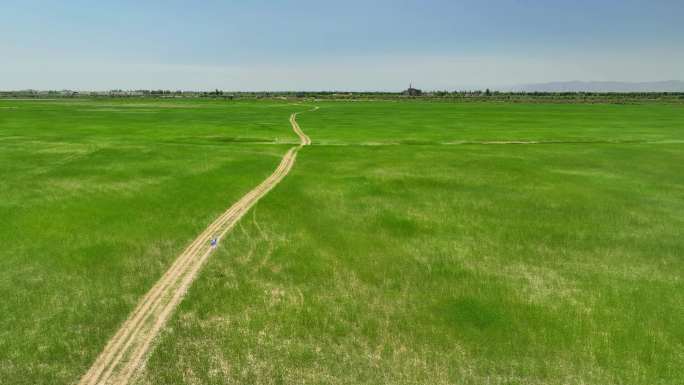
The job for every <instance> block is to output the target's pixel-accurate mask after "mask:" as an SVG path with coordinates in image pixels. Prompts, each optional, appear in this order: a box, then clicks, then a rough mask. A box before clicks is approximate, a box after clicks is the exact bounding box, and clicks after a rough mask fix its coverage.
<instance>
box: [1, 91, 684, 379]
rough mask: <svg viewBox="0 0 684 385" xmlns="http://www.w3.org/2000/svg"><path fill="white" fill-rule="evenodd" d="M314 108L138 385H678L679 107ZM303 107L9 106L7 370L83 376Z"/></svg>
mask: <svg viewBox="0 0 684 385" xmlns="http://www.w3.org/2000/svg"><path fill="white" fill-rule="evenodd" d="M319 104H320V107H321V108H320V110H318V111H317V112H315V113H305V114H302V115H300V116H299V117H298V121H299V123H300V125H301V127H302V129H303V130H304V131H305V132H306V133H307V134H308V135H309V136H310V137H311V139H312V140H313V143H314V145H313V146H310V147H307V148H305V149H304V150H302V151H301V152H300V154H299V156H298V160H297V164H296V165H295V167H294V170H293V171H292V173H291V174H290V175H289V176H288V177H287V178H286V179H285V180H284V182H283V183H282V184H280V185H279V186H278V187H276V189H275V190H273V191H272V193H271V194H269V195H268V196H267V197H266V198H264V199H263V200H262V201H260V202H259V204H258V205H257V206H256V207H255V209H253V210H252V211H251V212H250V213H249V214H248V215H247V216H246V217H245V218H243V220H242V222H241V223H240V225H239V227H238V228H236V229H235V231H233V232H232V233H231V234H230V235H229V237H228V238H227V239H226V241H225V243H224V244H223V245H222V247H221V248H219V250H218V251H217V254H215V255H214V256H213V257H212V259H210V260H209V262H208V264H207V266H206V268H205V270H204V271H203V272H202V273H201V275H200V277H199V279H198V280H197V281H196V282H195V284H194V286H193V287H192V288H191V290H190V292H189V293H188V297H186V299H185V300H184V302H183V303H182V304H181V306H180V308H179V310H178V312H177V313H176V315H175V316H174V318H173V319H172V321H171V322H170V324H169V327H168V328H167V329H166V330H165V332H164V333H163V335H162V336H161V337H160V338H159V341H158V342H157V345H156V349H155V351H154V352H153V354H152V355H151V357H150V361H149V363H148V366H147V370H146V372H145V373H144V375H143V376H142V377H141V378H140V379H139V383H140V384H169V385H173V384H225V383H239V384H290V383H299V384H602V385H603V384H668V385H669V384H679V383H683V382H684V376H683V374H682V372H681V368H682V367H684V356H683V355H682V351H684V326H682V325H684V312H683V311H682V309H684V283H683V282H682V277H683V276H684V261H682V256H683V254H684V231H683V230H682V229H684V223H683V222H684V220H683V219H682V218H684V166H682V165H684V151H682V146H684V144H683V141H684V108H683V107H682V106H677V105H665V104H649V105H572V104H568V105H539V104H534V105H531V104H504V103H487V104H454V103H420V102H394V101H390V102H387V101H386V102H348V103H343V102H326V103H319ZM3 107H11V108H5V109H3ZM300 109H301V108H300V107H298V106H291V105H288V104H286V103H274V102H253V103H240V102H208V101H203V102H197V101H180V102H160V101H146V102H143V101H129V102H121V101H108V102H92V101H81V102H76V103H65V102H60V103H57V102H18V101H15V102H3V101H0V146H2V148H3V151H2V152H1V153H0V164H2V168H1V169H0V178H1V179H2V180H3V184H2V185H0V197H1V198H2V199H1V200H0V217H2V218H3V221H2V222H0V237H1V238H0V240H1V241H2V243H3V245H5V246H4V248H3V249H2V250H0V295H2V297H3V298H5V300H4V301H0V314H3V315H8V316H3V317H2V318H0V378H3V379H7V383H11V384H15V383H16V384H24V383H25V384H43V383H44V384H48V383H50V384H51V383H57V384H60V383H62V384H66V383H70V382H72V381H74V380H76V379H77V378H78V376H79V375H80V374H82V373H83V372H84V371H85V370H86V369H87V366H88V365H89V363H90V362H91V361H92V360H93V359H94V357H95V356H96V355H97V353H98V350H99V349H101V348H102V347H103V346H104V342H105V341H106V340H107V338H108V337H109V336H110V335H111V334H112V333H113V331H114V330H115V329H116V327H117V325H118V323H120V322H121V320H122V319H123V318H125V317H126V315H127V312H129V311H130V309H131V308H132V307H133V306H134V305H135V302H136V300H137V299H138V297H139V296H140V295H141V294H142V293H144V292H145V291H146V290H147V289H148V288H149V287H150V286H151V285H152V283H153V282H154V281H155V280H156V279H157V278H158V277H159V275H160V274H161V273H162V272H163V271H164V269H165V268H166V266H168V264H169V263H170V261H171V260H172V259H173V258H174V257H175V256H176V255H177V254H178V252H179V251H180V249H181V248H182V247H183V246H184V245H185V244H187V242H189V240H190V239H192V238H193V237H194V236H195V235H196V234H197V233H198V232H199V231H200V230H201V229H202V227H203V226H205V225H206V224H207V223H208V222H209V221H210V220H211V219H213V216H215V215H216V214H217V213H218V212H220V211H221V210H222V209H225V208H226V207H227V206H229V205H230V204H231V203H232V202H234V201H235V200H237V198H238V197H239V196H240V194H241V193H244V192H245V191H247V190H248V189H249V188H251V187H252V186H254V185H256V184H257V183H258V181H260V179H263V177H265V176H266V175H267V174H269V173H270V172H271V171H272V169H273V168H274V167H275V165H276V164H277V162H278V160H279V158H278V157H279V156H281V155H282V154H283V153H284V152H285V150H286V148H287V146H283V145H281V143H288V142H295V136H294V134H292V133H291V131H290V129H289V125H288V122H287V117H288V115H289V112H291V111H295V110H300ZM95 110H97V111H95ZM101 110H104V111H101ZM148 110H149V111H148ZM510 141H535V142H542V143H549V144H525V145H516V144H481V142H496V143H500V142H510ZM578 142H579V143H578ZM462 143H473V144H462ZM5 181H7V182H6V183H5Z"/></svg>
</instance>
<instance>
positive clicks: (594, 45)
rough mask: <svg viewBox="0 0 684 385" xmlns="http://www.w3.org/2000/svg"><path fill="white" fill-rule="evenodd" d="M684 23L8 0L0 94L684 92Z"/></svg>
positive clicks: (403, 5) (674, 12) (669, 14)
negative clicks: (525, 88) (587, 87)
mask: <svg viewBox="0 0 684 385" xmlns="http://www.w3.org/2000/svg"><path fill="white" fill-rule="evenodd" d="M362 6H363V8H362ZM358 9H363V12H359V11H358ZM683 15H684V4H682V3H681V2H676V1H655V2H650V3H649V4H647V5H643V4H639V3H638V2H636V1H617V0H603V1H598V2H589V1H585V0H582V1H578V2H574V3H572V4H549V3H548V2H544V1H541V0H533V1H528V2H525V3H524V4H522V3H520V2H519V1H516V0H496V1H491V2H487V4H465V3H462V2H459V3H455V2H449V1H444V0H432V1H429V2H428V3H425V2H418V1H414V0H411V1H399V2H396V1H394V2H392V1H388V0H383V1H379V2H376V3H374V4H370V5H369V4H362V3H361V2H359V1H357V0H355V1H351V2H346V3H344V4H322V3H319V2H314V1H311V0H306V1H299V2H297V3H292V2H281V3H277V4H273V3H268V2H265V1H257V2H251V3H249V4H242V3H241V4H227V3H222V2H218V1H210V2H206V3H203V4H202V6H197V7H187V6H186V5H185V4H184V3H183V2H180V1H170V2H164V3H161V2H149V3H144V4H138V3H135V2H132V1H129V0H125V1H120V2H116V3H115V2H105V3H98V4H96V5H92V4H89V3H86V2H84V1H72V2H69V3H67V4H63V3H60V2H57V1H54V0H52V1H40V2H39V1H36V0H29V1H22V2H18V1H13V0H10V1H9V2H8V4H5V7H4V10H3V13H2V14H0V32H2V35H3V36H5V37H6V38H5V39H0V50H1V51H0V52H3V53H4V55H3V56H4V60H3V63H2V64H0V89H8V90H9V89H11V90H26V89H36V90H48V89H50V90H61V89H73V90H111V89H189V90H190V89H192V90H201V89H223V90H244V91H245V92H254V91H259V90H261V91H267V92H268V91H270V92H273V91H275V90H301V91H314V90H321V89H331V90H350V91H364V90H376V91H379V92H397V91H401V90H403V89H405V88H406V86H407V84H408V83H409V82H413V83H414V84H416V86H417V87H419V88H422V89H425V90H455V89H472V90H476V89H485V88H490V89H494V90H502V89H506V88H511V87H517V86H521V85H526V84H540V83H551V82H554V83H555V82H569V81H584V82H631V83H640V82H660V81H672V80H679V79H684V53H682V52H681V49H680V48H681V47H682V46H684V25H682V23H680V22H679V20H680V19H681V17H682V16H683ZM564 79H577V80H564Z"/></svg>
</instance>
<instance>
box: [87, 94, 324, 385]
mask: <svg viewBox="0 0 684 385" xmlns="http://www.w3.org/2000/svg"><path fill="white" fill-rule="evenodd" d="M317 109H318V107H315V108H314V109H312V110H311V111H315V110H317ZM290 124H291V125H292V129H293V130H294V132H295V133H296V134H297V136H299V140H300V144H299V145H298V146H295V147H292V148H291V149H289V150H288V151H287V153H286V154H285V156H283V159H282V160H281V161H280V164H279V165H278V167H277V168H276V170H275V171H274V172H273V174H271V175H270V176H269V177H268V178H266V180H264V181H263V182H261V184H259V185H258V186H257V187H256V188H254V189H253V190H252V191H250V192H248V193H247V194H246V195H245V196H243V197H242V198H241V199H240V200H239V201H238V202H237V203H235V204H234V205H233V206H231V207H230V208H229V209H228V210H227V211H226V212H225V213H223V214H222V215H221V216H219V217H218V218H217V219H216V220H215V221H214V222H213V223H212V224H210V225H209V226H208V227H207V228H206V229H205V230H204V231H203V232H202V233H201V234H200V235H199V236H198V237H197V238H196V239H195V240H194V241H193V242H192V243H191V244H190V245H189V246H188V247H187V248H186V249H185V251H183V253H181V255H180V256H179V257H178V258H177V259H176V260H175V261H174V263H173V264H172V265H171V267H170V268H169V269H168V270H167V271H166V273H164V275H163V276H162V277H161V279H159V281H157V283H156V284H155V285H154V286H153V287H152V289H150V291H149V292H147V294H145V296H144V297H143V298H142V299H141V300H140V302H139V303H138V305H137V306H136V308H135V309H134V310H133V313H131V315H130V316H129V317H128V319H126V320H125V321H124V323H123V324H122V325H121V328H120V329H119V330H118V331H117V333H116V334H115V335H114V336H113V337H112V338H111V339H110V340H109V342H108V343H107V345H106V346H105V348H104V350H103V351H102V352H101V353H100V355H99V356H98V357H97V359H96V360H95V362H94V363H93V365H92V366H91V367H90V369H89V370H88V371H87V372H86V374H85V375H84V376H83V377H82V378H81V380H80V381H79V382H78V384H79V385H96V384H98V385H99V384H101V385H104V384H108V385H114V384H115V385H125V384H130V383H132V382H133V381H132V380H133V379H134V377H135V376H136V374H137V373H139V371H140V369H141V368H142V367H143V366H144V365H145V362H146V360H147V355H148V353H149V351H150V347H151V345H152V342H153V340H154V338H155V337H156V336H157V335H158V334H159V332H160V331H161V329H162V328H163V327H164V325H165V324H166V321H167V320H168V319H169V317H170V316H171V314H172V313H173V311H174V309H175V308H176V306H178V304H179V303H180V301H181V300H182V299H183V296H184V295H185V293H186V292H187V290H188V288H189V287H190V285H191V284H192V281H193V280H194V279H195V277H196V276H197V273H198V272H199V271H200V269H201V268H202V266H203V265H204V262H205V261H206V260H207V258H209V256H210V255H211V252H212V247H211V244H210V242H211V239H213V238H217V239H218V240H219V241H220V240H221V239H222V238H223V237H224V236H225V235H226V233H228V231H230V229H231V228H232V227H233V226H234V225H235V224H236V223H237V222H238V221H239V220H240V218H242V216H243V215H245V213H247V211H248V210H249V209H250V208H251V207H252V206H253V205H254V204H255V203H256V202H257V201H258V200H259V199H260V198H261V197H263V196H264V195H266V193H268V192H269V191H270V190H271V189H272V188H273V187H275V186H276V185H277V184H278V183H279V182H280V181H281V180H282V179H283V178H284V177H285V176H286V175H287V174H288V173H289V172H290V170H291V169H292V166H293V165H294V162H295V159H296V156H297V152H298V151H299V149H301V148H302V147H303V146H307V145H309V144H311V139H309V137H308V136H307V135H306V134H305V133H304V132H303V131H302V130H301V128H300V127H299V125H298V124H297V113H293V114H292V115H291V116H290Z"/></svg>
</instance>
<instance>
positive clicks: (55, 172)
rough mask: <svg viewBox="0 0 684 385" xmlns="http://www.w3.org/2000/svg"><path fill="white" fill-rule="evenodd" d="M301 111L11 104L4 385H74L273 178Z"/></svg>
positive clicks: (0, 165)
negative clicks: (220, 222)
mask: <svg viewBox="0 0 684 385" xmlns="http://www.w3.org/2000/svg"><path fill="white" fill-rule="evenodd" d="M293 108H294V107H293V106H290V105H286V104H284V103H279V104H277V103H260V104H256V103H246V104H244V103H243V104H231V105H225V104H211V103H195V102H159V101H156V102H146V103H143V102H125V101H123V102H122V101H102V102H93V101H75V102H63V101H60V102H50V101H43V102H24V101H12V102H10V101H0V146H1V147H2V151H0V180H2V183H1V184H0V218H2V220H1V221H0V243H1V244H2V248H0V297H2V298H3V300H2V301H0V314H2V317H0V379H1V380H0V383H3V384H68V383H73V382H74V381H75V380H77V379H78V377H79V376H80V375H82V374H83V373H84V372H85V370H86V369H87V368H88V366H89V365H90V364H91V362H92V361H93V360H94V358H95V356H96V355H97V354H98V353H99V351H100V350H101V349H102V347H103V346H104V343H105V342H106V340H107V339H108V338H109V337H110V336H111V334H113V332H114V331H115V330H116V328H117V327H118V325H119V324H120V323H121V321H122V320H123V319H124V318H126V316H127V315H128V313H129V312H130V311H131V309H132V308H133V306H134V305H135V304H136V302H137V301H138V298H139V297H140V296H141V295H142V294H143V293H144V292H146V291H147V290H148V288H149V287H150V286H151V285H152V284H153V283H154V282H155V281H156V280H157V279H158V278H159V276H160V275H161V273H162V272H163V271H164V270H165V269H166V267H167V266H168V264H169V263H170V262H171V261H172V260H173V259H174V258H175V257H176V256H177V255H178V254H179V252H180V251H181V249H182V248H184V247H185V246H186V244H187V243H189V241H190V240H192V239H193V238H194V237H195V236H196V235H197V234H198V233H199V232H200V231H201V230H202V229H203V228H204V227H205V226H206V225H207V224H208V223H210V222H211V221H212V220H213V219H214V218H215V217H216V216H217V215H218V214H219V213H220V212H222V211H223V210H225V208H226V207H228V206H230V205H231V204H232V203H233V202H235V201H236V200H237V199H238V198H239V197H240V196H242V195H243V194H244V193H245V192H246V191H249V190H250V189H251V188H253V187H254V186H255V185H256V184H258V183H259V182H261V180H263V179H264V178H265V177H266V176H267V175H269V174H270V173H271V172H272V171H273V169H274V168H275V166H276V165H277V164H278V163H279V161H280V157H281V156H282V155H283V154H284V153H285V151H286V150H287V148H289V147H290V146H288V145H281V144H278V143H279V142H288V141H291V142H296V136H295V135H294V134H292V133H291V131H290V129H289V123H288V122H287V119H288V117H289V114H290V112H291V110H292V109H293ZM236 142H240V143H239V144H236ZM246 142H249V143H246ZM262 142H270V144H271V145H264V144H263V143H262Z"/></svg>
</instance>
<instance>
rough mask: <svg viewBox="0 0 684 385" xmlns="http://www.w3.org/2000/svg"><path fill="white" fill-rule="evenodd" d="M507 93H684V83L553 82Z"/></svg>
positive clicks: (516, 87)
mask: <svg viewBox="0 0 684 385" xmlns="http://www.w3.org/2000/svg"><path fill="white" fill-rule="evenodd" d="M507 91H525V92H534V91H538V92H582V91H584V92H684V81H680V80H668V81H661V82H639V83H631V82H581V81H571V82H552V83H537V84H522V85H519V86H515V87H510V88H509V89H508V90H507Z"/></svg>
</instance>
